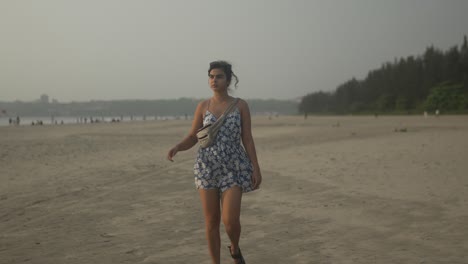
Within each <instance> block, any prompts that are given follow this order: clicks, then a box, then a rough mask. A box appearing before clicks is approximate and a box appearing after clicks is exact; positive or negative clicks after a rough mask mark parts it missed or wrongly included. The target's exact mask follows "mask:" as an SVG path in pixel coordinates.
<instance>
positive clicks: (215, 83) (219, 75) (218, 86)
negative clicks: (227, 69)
mask: <svg viewBox="0 0 468 264" xmlns="http://www.w3.org/2000/svg"><path fill="white" fill-rule="evenodd" d="M208 83H209V84H210V87H211V89H213V91H221V90H225V89H227V87H228V83H227V80H226V74H225V73H224V71H223V70H221V69H212V70H211V71H210V73H209V74H208Z"/></svg>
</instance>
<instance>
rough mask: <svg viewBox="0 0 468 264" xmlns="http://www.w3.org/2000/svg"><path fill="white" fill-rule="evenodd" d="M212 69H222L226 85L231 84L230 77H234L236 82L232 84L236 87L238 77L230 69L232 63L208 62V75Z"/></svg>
mask: <svg viewBox="0 0 468 264" xmlns="http://www.w3.org/2000/svg"><path fill="white" fill-rule="evenodd" d="M213 69H221V70H223V71H224V74H226V81H227V83H228V87H229V85H230V84H231V79H232V76H234V78H236V83H235V84H234V87H236V89H237V84H238V83H239V78H237V76H236V75H235V74H234V72H233V71H232V65H231V64H230V63H229V62H227V61H213V62H210V68H209V69H208V75H209V74H210V72H211V70H213Z"/></svg>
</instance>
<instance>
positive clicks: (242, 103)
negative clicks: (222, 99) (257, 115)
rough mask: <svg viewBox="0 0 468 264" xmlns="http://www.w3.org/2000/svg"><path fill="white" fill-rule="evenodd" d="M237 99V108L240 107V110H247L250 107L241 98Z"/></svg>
mask: <svg viewBox="0 0 468 264" xmlns="http://www.w3.org/2000/svg"><path fill="white" fill-rule="evenodd" d="M236 99H237V107H239V109H245V108H248V107H249V105H248V104H247V102H246V101H245V100H244V99H242V98H240V97H237V98H236Z"/></svg>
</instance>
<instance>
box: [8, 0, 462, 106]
mask: <svg viewBox="0 0 468 264" xmlns="http://www.w3.org/2000/svg"><path fill="white" fill-rule="evenodd" d="M467 14H468V1H466V0H444V1H442V0H392V1H388V0H387V1H385V0H341V1H337V0H333V1H332V0H323V1H312V0H310V1H301V0H290V1H286V0H282V1H279V0H262V1H261V0H250V1H249V0H242V1H241V0H236V1H233V0H231V1H207V0H200V1H197V0H186V1H176V0H167V1H158V0H152V1H150V0H146V1H145V0H138V1H137V0H127V1H118V0H75V1H67V0H55V1H53V0H40V1H37V0H30V1H26V0H24V1H18V0H0V91H1V92H0V101H12V100H23V101H31V100H35V99H37V98H39V96H40V95H41V94H43V93H45V94H48V95H49V96H50V98H56V99H58V100H59V101H60V102H69V101H72V100H74V101H88V100H91V99H96V100H112V99H168V98H179V97H196V98H206V97H209V96H210V95H211V90H210V88H209V87H208V84H207V81H208V79H207V69H208V64H209V62H210V61H213V60H218V59H224V60H228V61H230V62H231V63H233V67H234V68H233V69H234V72H235V73H236V74H237V75H238V76H239V79H240V83H239V88H238V89H237V90H236V91H235V93H234V94H233V95H234V96H238V97H242V98H275V99H294V98H299V97H301V96H304V95H306V94H307V93H311V92H314V91H318V90H325V91H332V90H334V89H335V88H336V87H337V86H338V85H340V84H341V83H343V82H345V81H347V80H349V79H350V78H352V77H356V78H358V79H362V78H364V77H365V76H366V75H367V73H368V71H369V70H371V69H375V68H378V67H380V66H381V64H382V63H384V62H386V61H393V59H394V58H400V57H406V56H409V55H420V54H422V53H423V52H424V50H425V48H426V47H427V46H429V45H434V46H435V47H438V48H440V49H443V50H446V49H448V48H450V47H452V46H454V45H460V44H461V43H462V41H463V36H464V35H468V16H467Z"/></svg>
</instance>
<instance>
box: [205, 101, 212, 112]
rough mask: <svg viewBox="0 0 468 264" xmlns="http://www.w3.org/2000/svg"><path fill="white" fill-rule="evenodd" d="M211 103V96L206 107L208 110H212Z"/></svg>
mask: <svg viewBox="0 0 468 264" xmlns="http://www.w3.org/2000/svg"><path fill="white" fill-rule="evenodd" d="M210 103H211V98H210V99H208V106H207V107H206V110H208V111H210Z"/></svg>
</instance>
